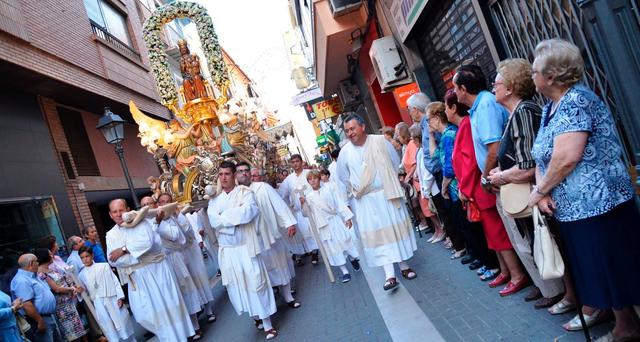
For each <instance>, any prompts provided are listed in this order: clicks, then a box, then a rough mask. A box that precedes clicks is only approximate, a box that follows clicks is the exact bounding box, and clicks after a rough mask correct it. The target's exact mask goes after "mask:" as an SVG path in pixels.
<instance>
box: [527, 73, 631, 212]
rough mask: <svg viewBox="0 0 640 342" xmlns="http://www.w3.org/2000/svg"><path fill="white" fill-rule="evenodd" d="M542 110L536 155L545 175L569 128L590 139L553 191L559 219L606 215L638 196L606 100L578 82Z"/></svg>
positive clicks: (534, 145)
mask: <svg viewBox="0 0 640 342" xmlns="http://www.w3.org/2000/svg"><path fill="white" fill-rule="evenodd" d="M551 106H552V103H548V104H547V105H546V106H545V107H544V110H543V112H542V124H541V125H540V131H539V132H538V136H537V138H536V140H535V142H534V144H533V150H532V154H533V157H534V159H535V161H536V164H537V165H538V167H539V168H540V171H541V173H542V175H544V174H545V173H546V172H547V168H548V166H549V162H550V161H551V155H552V153H553V148H554V146H553V143H554V142H553V140H554V138H555V137H557V136H558V135H561V134H564V133H569V132H588V133H589V138H588V139H587V144H586V146H585V149H584V153H583V155H582V160H581V161H580V162H578V164H577V165H576V167H575V169H574V170H573V171H571V173H570V174H569V175H568V176H567V177H566V178H565V179H564V180H563V181H562V182H561V183H560V184H558V185H557V186H556V187H555V188H554V189H553V190H552V191H551V196H552V198H553V200H554V201H555V202H556V205H557V210H556V213H555V216H556V218H557V219H558V220H559V221H563V222H567V221H577V220H581V219H585V218H589V217H594V216H598V215H601V214H604V213H606V212H608V211H610V210H611V209H613V208H614V207H616V206H617V205H619V204H621V203H624V202H626V201H628V200H630V199H631V198H633V196H634V194H633V191H634V190H633V185H632V184H631V178H630V176H629V174H628V173H627V171H626V169H625V166H624V163H623V161H622V147H621V146H620V143H619V140H618V136H617V133H616V128H615V126H614V122H613V116H612V115H611V112H609V109H608V108H607V107H606V106H605V104H604V103H603V102H602V100H600V99H599V98H598V96H597V95H596V94H594V93H593V92H592V91H591V90H590V89H588V88H587V87H585V86H584V85H575V86H573V87H571V88H570V89H569V90H568V91H567V93H566V94H565V95H564V96H563V97H562V99H560V104H559V105H558V108H557V109H556V111H555V113H550V110H551Z"/></svg>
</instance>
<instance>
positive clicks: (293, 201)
mask: <svg viewBox="0 0 640 342" xmlns="http://www.w3.org/2000/svg"><path fill="white" fill-rule="evenodd" d="M290 161H291V167H292V168H293V171H294V172H293V173H291V174H290V175H288V176H287V178H285V179H284V181H283V182H282V184H280V187H279V188H278V193H279V194H280V196H282V198H283V199H284V200H285V202H287V203H288V204H289V207H291V210H292V211H293V213H294V215H295V217H296V221H297V222H298V233H299V234H296V235H294V236H293V237H287V238H286V241H287V243H288V245H289V249H290V250H291V253H293V254H294V255H295V258H296V265H298V266H302V265H303V262H302V258H301V256H302V254H306V253H309V252H311V263H312V264H314V265H317V264H318V243H317V242H316V240H315V238H314V237H313V233H312V232H311V226H310V224H309V220H308V219H307V218H306V217H304V215H303V214H302V205H301V204H300V196H303V195H304V194H305V193H306V192H307V191H309V190H311V186H310V185H309V182H307V173H309V170H305V169H304V168H303V166H304V164H303V162H302V157H301V156H300V155H299V154H294V155H292V156H291V159H290Z"/></svg>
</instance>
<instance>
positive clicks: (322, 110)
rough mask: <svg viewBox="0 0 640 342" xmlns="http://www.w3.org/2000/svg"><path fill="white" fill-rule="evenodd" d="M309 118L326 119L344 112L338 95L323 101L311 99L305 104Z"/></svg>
mask: <svg viewBox="0 0 640 342" xmlns="http://www.w3.org/2000/svg"><path fill="white" fill-rule="evenodd" d="M304 110H305V112H306V113H307V118H308V119H309V121H311V120H318V121H319V120H324V119H328V118H332V117H334V116H336V115H339V114H340V113H342V103H340V99H339V98H338V97H334V98H331V99H328V100H323V101H317V102H316V101H311V102H307V103H305V105H304Z"/></svg>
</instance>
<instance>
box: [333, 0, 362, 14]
mask: <svg viewBox="0 0 640 342" xmlns="http://www.w3.org/2000/svg"><path fill="white" fill-rule="evenodd" d="M329 5H330V7H331V14H333V17H334V18H337V17H339V16H342V15H345V14H347V13H351V12H354V11H357V10H358V9H359V8H360V7H361V6H362V0H329Z"/></svg>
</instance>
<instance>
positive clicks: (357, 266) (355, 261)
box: [350, 259, 362, 272]
mask: <svg viewBox="0 0 640 342" xmlns="http://www.w3.org/2000/svg"><path fill="white" fill-rule="evenodd" d="M350 262H351V267H353V270H354V271H356V272H358V271H360V270H361V269H362V267H360V260H358V259H352V260H350Z"/></svg>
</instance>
